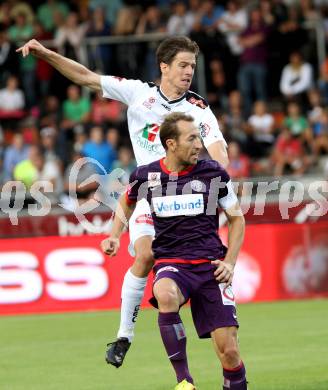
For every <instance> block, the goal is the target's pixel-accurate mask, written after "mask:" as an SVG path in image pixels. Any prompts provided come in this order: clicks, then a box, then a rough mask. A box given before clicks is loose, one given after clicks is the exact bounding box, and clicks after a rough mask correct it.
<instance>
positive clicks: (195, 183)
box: [190, 180, 203, 192]
mask: <svg viewBox="0 0 328 390" xmlns="http://www.w3.org/2000/svg"><path fill="white" fill-rule="evenodd" d="M190 187H191V188H192V189H193V190H194V191H197V192H200V191H201V190H202V189H203V183H202V182H201V181H200V180H192V182H191V183H190Z"/></svg>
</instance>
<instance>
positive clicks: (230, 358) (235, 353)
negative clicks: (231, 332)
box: [220, 346, 240, 368]
mask: <svg viewBox="0 0 328 390" xmlns="http://www.w3.org/2000/svg"><path fill="white" fill-rule="evenodd" d="M220 352H221V354H222V359H221V360H222V363H223V366H225V367H231V368H233V367H236V366H237V365H238V364H239V363H240V355H239V349H238V347H237V346H226V347H225V348H223V349H222V350H221V351H220Z"/></svg>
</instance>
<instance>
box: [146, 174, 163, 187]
mask: <svg viewBox="0 0 328 390" xmlns="http://www.w3.org/2000/svg"><path fill="white" fill-rule="evenodd" d="M160 185H161V172H148V188H150V187H156V186H160Z"/></svg>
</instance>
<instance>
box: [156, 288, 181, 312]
mask: <svg viewBox="0 0 328 390" xmlns="http://www.w3.org/2000/svg"><path fill="white" fill-rule="evenodd" d="M154 294H155V297H156V299H157V302H158V306H159V308H160V309H161V308H164V309H172V310H173V309H176V307H179V296H178V293H177V292H176V291H174V290H173V289H161V288H157V289H154Z"/></svg>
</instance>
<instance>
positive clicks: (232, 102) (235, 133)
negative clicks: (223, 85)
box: [222, 91, 247, 151]
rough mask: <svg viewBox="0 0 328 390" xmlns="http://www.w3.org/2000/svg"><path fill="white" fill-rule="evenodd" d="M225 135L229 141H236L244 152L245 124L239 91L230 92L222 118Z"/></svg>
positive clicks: (245, 139)
mask: <svg viewBox="0 0 328 390" xmlns="http://www.w3.org/2000/svg"><path fill="white" fill-rule="evenodd" d="M222 120H223V123H224V126H225V128H226V135H227V139H228V140H229V141H236V142H237V143H238V144H239V145H241V146H242V149H243V150H244V151H245V150H246V146H247V135H246V132H245V129H246V126H245V125H246V123H245V121H244V117H243V113H242V98H241V94H240V92H239V91H231V92H230V94H229V99H228V109H227V111H226V113H225V114H223V116H222Z"/></svg>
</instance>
